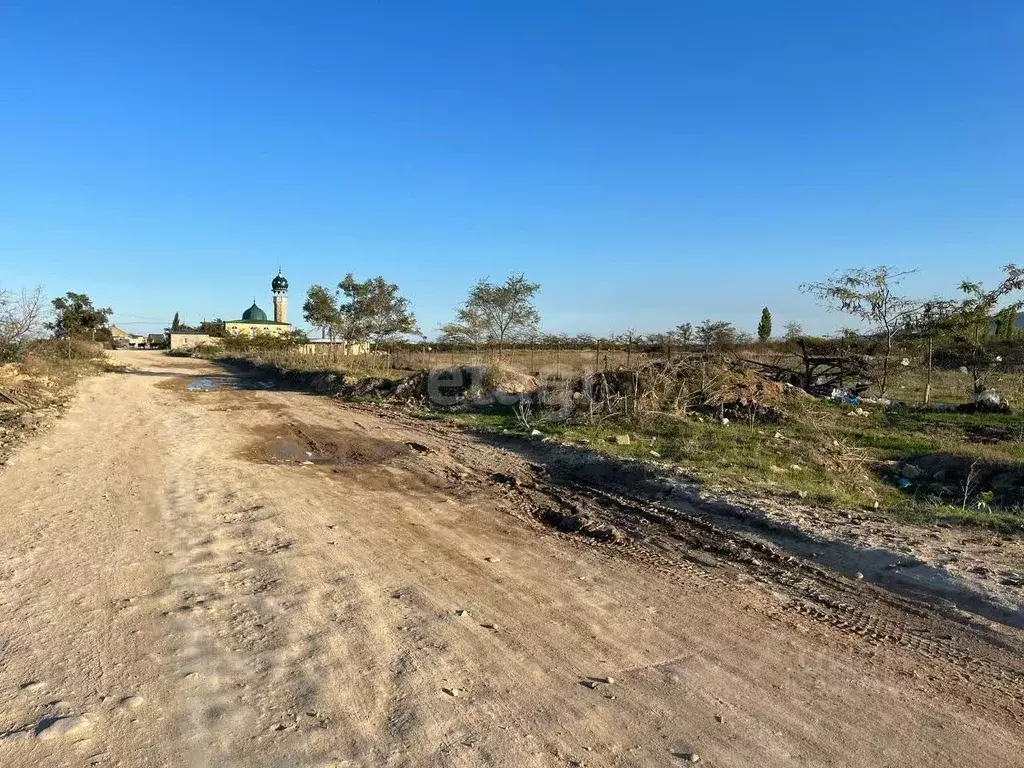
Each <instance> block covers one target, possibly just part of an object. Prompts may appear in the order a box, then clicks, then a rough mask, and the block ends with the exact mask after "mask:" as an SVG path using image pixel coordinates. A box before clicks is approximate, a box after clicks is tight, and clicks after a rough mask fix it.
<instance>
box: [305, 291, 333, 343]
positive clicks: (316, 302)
mask: <svg viewBox="0 0 1024 768" xmlns="http://www.w3.org/2000/svg"><path fill="white" fill-rule="evenodd" d="M302 316H303V317H304V318H305V319H306V322H307V323H309V324H310V325H311V326H313V327H314V328H317V329H318V330H319V331H320V338H321V339H323V338H330V340H331V342H332V343H333V342H334V335H335V333H336V332H337V331H338V325H339V322H340V319H341V317H340V315H339V313H338V297H337V294H336V293H331V292H330V291H329V290H328V289H327V288H325V287H324V286H322V285H311V286H309V290H308V291H307V292H306V301H305V303H304V304H303V305H302Z"/></svg>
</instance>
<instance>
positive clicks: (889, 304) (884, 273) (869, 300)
mask: <svg viewBox="0 0 1024 768" xmlns="http://www.w3.org/2000/svg"><path fill="white" fill-rule="evenodd" d="M912 273H913V270H910V271H903V272H901V271H898V270H896V269H894V268H893V267H887V266H881V267H875V268H873V269H850V270H847V271H846V272H842V273H837V274H835V275H833V276H832V277H830V278H829V279H828V280H823V281H821V282H817V283H805V284H804V285H801V286H800V290H801V291H803V292H805V293H809V294H811V295H812V296H814V297H816V298H817V300H818V302H819V303H821V304H823V305H825V306H827V307H828V308H829V309H832V310H838V311H841V312H845V313H846V314H848V315H851V316H852V317H856V318H858V319H860V320H863V321H864V322H866V323H868V324H869V325H870V326H871V328H872V330H873V331H874V333H875V334H876V335H877V336H878V337H879V338H880V339H881V341H882V377H881V381H879V390H880V392H881V394H882V395H883V396H884V395H885V394H886V390H887V388H888V386H889V369H890V361H891V359H892V354H893V348H894V346H895V343H896V338H897V336H898V335H899V334H900V333H903V332H904V331H906V330H907V328H908V326H909V324H910V323H911V321H912V320H913V318H914V316H915V315H916V314H917V313H918V312H919V311H920V310H921V306H922V302H920V301H916V300H914V299H911V298H908V297H906V296H900V295H899V294H897V293H896V289H897V286H899V285H900V283H902V282H903V280H904V279H906V277H907V275H910V274H912Z"/></svg>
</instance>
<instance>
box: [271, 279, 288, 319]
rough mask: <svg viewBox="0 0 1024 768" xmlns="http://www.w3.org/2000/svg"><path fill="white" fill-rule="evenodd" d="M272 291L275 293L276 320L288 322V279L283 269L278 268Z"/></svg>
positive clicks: (272, 283)
mask: <svg viewBox="0 0 1024 768" xmlns="http://www.w3.org/2000/svg"><path fill="white" fill-rule="evenodd" d="M270 291H271V293H273V294H274V322H275V323H287V322H288V281H287V280H285V279H284V276H283V275H282V274H281V270H280V269H278V270H277V277H275V278H274V279H273V280H272V281H271V283H270Z"/></svg>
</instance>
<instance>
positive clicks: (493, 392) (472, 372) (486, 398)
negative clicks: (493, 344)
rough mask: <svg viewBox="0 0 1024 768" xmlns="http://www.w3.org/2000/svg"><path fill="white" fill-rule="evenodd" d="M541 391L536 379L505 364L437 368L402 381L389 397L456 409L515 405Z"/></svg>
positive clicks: (389, 393)
mask: <svg viewBox="0 0 1024 768" xmlns="http://www.w3.org/2000/svg"><path fill="white" fill-rule="evenodd" d="M536 391H537V382H536V380H535V379H534V378H533V377H532V376H527V375H526V374H523V373H520V372H519V371H517V370H515V369H513V368H509V367H506V366H502V365H466V366H456V367H452V368H435V369H433V370H430V371H425V372H423V373H417V374H414V375H412V376H410V377H408V378H406V379H403V380H402V381H400V382H398V383H397V385H395V386H394V387H393V388H392V389H391V390H390V391H389V392H387V393H386V397H388V398H392V399H398V400H403V401H406V402H415V403H420V404H423V405H428V406H431V407H440V408H453V407H460V406H466V405H473V406H486V405H493V404H494V403H503V402H506V401H508V402H514V401H515V400H517V399H519V398H520V397H522V396H523V395H528V394H533V393H535V392H536Z"/></svg>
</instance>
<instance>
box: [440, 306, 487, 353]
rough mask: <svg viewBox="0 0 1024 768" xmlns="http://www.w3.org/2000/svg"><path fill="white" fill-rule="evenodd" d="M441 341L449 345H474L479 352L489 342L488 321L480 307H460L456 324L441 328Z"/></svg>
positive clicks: (445, 325) (444, 325) (452, 323)
mask: <svg viewBox="0 0 1024 768" xmlns="http://www.w3.org/2000/svg"><path fill="white" fill-rule="evenodd" d="M439 340H440V341H442V342H444V343H447V344H472V345H473V348H474V349H475V350H476V351H477V352H479V351H480V345H481V344H483V343H484V342H485V341H487V320H486V318H485V317H484V315H483V312H481V311H480V309H479V308H478V307H475V306H469V305H468V304H465V305H463V306H461V307H459V310H458V313H457V314H456V317H455V320H454V322H451V323H444V324H443V325H442V326H441V336H440V339H439Z"/></svg>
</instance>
